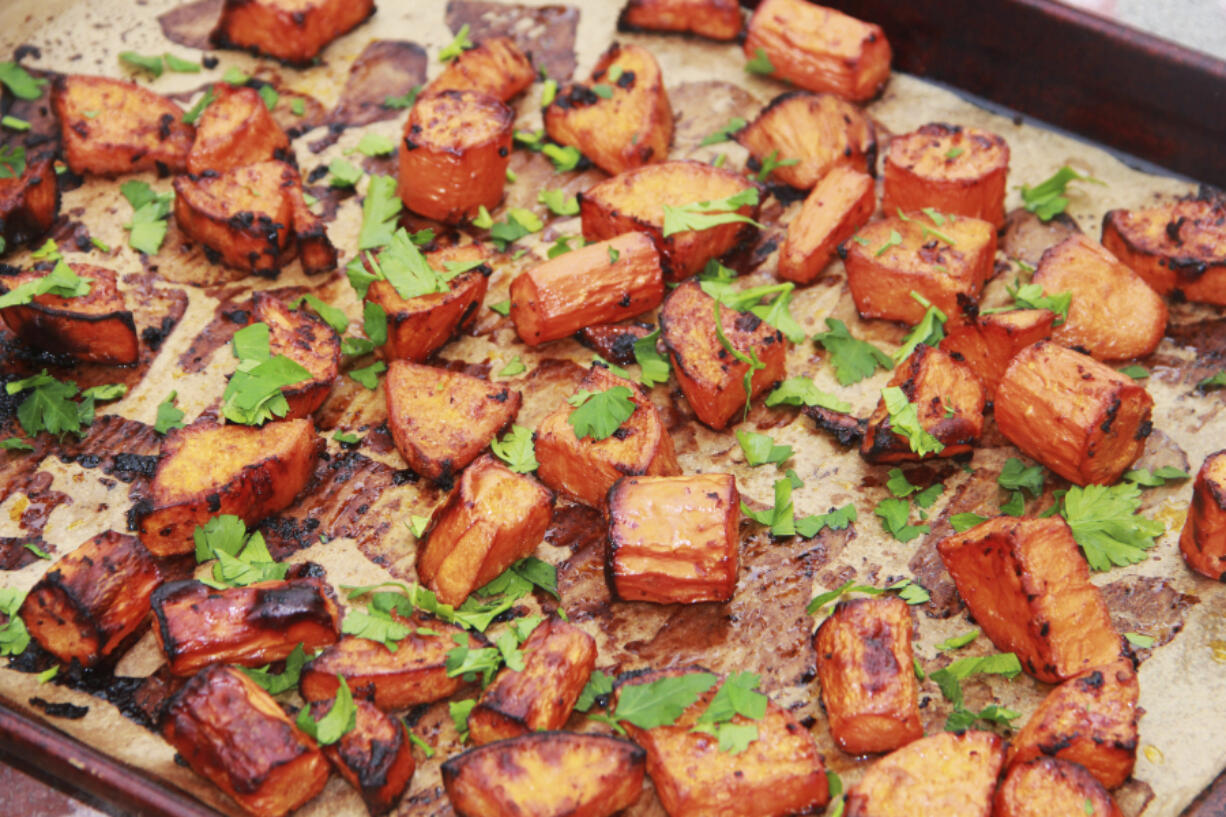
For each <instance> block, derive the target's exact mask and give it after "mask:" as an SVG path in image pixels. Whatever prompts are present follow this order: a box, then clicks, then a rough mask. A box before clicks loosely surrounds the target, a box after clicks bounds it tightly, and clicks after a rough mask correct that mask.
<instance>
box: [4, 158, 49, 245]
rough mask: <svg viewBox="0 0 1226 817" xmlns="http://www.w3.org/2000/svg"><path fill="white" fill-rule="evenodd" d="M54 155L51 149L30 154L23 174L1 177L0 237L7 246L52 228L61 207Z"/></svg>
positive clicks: (18, 243) (37, 235) (29, 238)
mask: <svg viewBox="0 0 1226 817" xmlns="http://www.w3.org/2000/svg"><path fill="white" fill-rule="evenodd" d="M53 159H54V154H53V153H51V152H47V153H46V154H45V155H42V156H29V157H28V158H27V161H26V168H25V170H24V171H23V172H22V173H21V175H19V176H12V177H11V178H7V179H0V238H3V239H4V243H5V247H8V248H10V249H11V248H13V247H16V246H19V245H21V244H25V243H27V242H30V241H33V240H34V239H36V238H39V237H40V236H42V235H43V233H45V232H47V231H48V230H50V229H51V225H52V223H53V222H54V221H55V216H56V214H57V213H58V212H59V210H60V188H59V182H58V181H57V178H58V177H57V175H56V173H55V169H54V168H53V167H52V160H53ZM2 254H3V251H0V255H2Z"/></svg>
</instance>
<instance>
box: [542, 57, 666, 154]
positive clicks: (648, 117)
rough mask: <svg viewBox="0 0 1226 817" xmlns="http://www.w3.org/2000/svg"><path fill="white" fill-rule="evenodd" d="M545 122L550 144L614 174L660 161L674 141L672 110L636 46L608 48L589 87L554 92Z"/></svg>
mask: <svg viewBox="0 0 1226 817" xmlns="http://www.w3.org/2000/svg"><path fill="white" fill-rule="evenodd" d="M544 117H545V131H546V132H547V133H548V134H549V138H550V139H552V140H554V141H555V142H557V143H559V144H562V145H572V146H574V147H576V148H578V149H579V152H580V153H582V154H583V155H584V156H586V157H587V158H589V159H591V160H592V164H594V165H596V166H597V167H599V168H600V169H601V170H603V171H605V172H606V173H610V174H614V175H616V174H618V173H624V172H625V171H627V170H633V169H634V168H636V167H642V166H643V165H645V164H649V163H651V162H662V161H664V160H665V159H667V158H668V146H669V145H670V144H671V143H672V141H673V110H672V108H671V107H670V106H669V103H668V94H667V93H665V91H664V79H663V77H662V76H661V74H660V66H659V64H657V63H656V58H655V57H653V56H652V55H651V52H650V51H648V50H647V49H645V48H642V47H640V46H637V45H619V44H618V43H613V45H611V46H610V47H609V50H608V51H606V52H605V53H604V54H603V55H602V56H601V58H600V59H599V60H598V61H597V62H596V67H595V68H593V69H592V76H591V78H590V79H589V80H588V83H587V84H586V85H584V84H582V83H574V84H572V85H569V86H567V87H565V88H562V89H561V90H559V91H558V95H557V96H556V97H555V98H554V100H553V102H551V103H550V104H549V106H548V107H546V108H545V110H544Z"/></svg>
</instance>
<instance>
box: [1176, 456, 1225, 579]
mask: <svg viewBox="0 0 1226 817" xmlns="http://www.w3.org/2000/svg"><path fill="white" fill-rule="evenodd" d="M1179 550H1180V552H1181V553H1183V559H1184V561H1185V562H1187V563H1188V567H1190V568H1192V569H1193V570H1195V571H1196V572H1197V573H1200V574H1201V575H1202V576H1208V577H1209V578H1211V579H1217V580H1219V581H1220V580H1221V578H1222V576H1224V575H1226V450H1223V451H1215V452H1214V453H1212V454H1210V455H1209V456H1207V457H1205V462H1204V463H1203V464H1202V465H1201V467H1200V471H1198V472H1197V474H1196V482H1195V483H1194V485H1193V488H1192V507H1191V508H1189V509H1188V518H1187V520H1186V521H1185V522H1184V523H1183V531H1182V533H1180V535H1179Z"/></svg>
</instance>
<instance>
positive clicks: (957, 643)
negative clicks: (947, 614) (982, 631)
mask: <svg viewBox="0 0 1226 817" xmlns="http://www.w3.org/2000/svg"><path fill="white" fill-rule="evenodd" d="M978 637H979V631H978V630H971V631H970V632H966V633H963V634H962V635H956V636H954V637H953V638H947V639H945V640H944V641H942V642H941V643H940V644H937V649H938V650H958V649H961V648H962V647H965V646H966V645H967V644H970V643H971V642H973V641H974V640H975V639H976V638H978Z"/></svg>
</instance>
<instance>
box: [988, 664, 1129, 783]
mask: <svg viewBox="0 0 1226 817" xmlns="http://www.w3.org/2000/svg"><path fill="white" fill-rule="evenodd" d="M1139 689H1140V688H1139V687H1138V685H1137V674H1136V671H1135V670H1133V668H1132V662H1131V661H1130V660H1128V659H1126V658H1125V659H1121V660H1118V661H1113V662H1112V663H1110V664H1106V665H1105V666H1101V667H1098V668H1096V669H1092V670H1087V671H1086V672H1083V673H1081V674H1080V675H1078V676H1076V677H1075V678H1070V679H1069V680H1067V681H1065V682H1064V683H1063V684H1061V685H1060V686H1058V687H1056V688H1055V689H1053V690H1052V691H1051V692H1049V693H1048V695H1047V697H1046V698H1044V699H1043V703H1041V704H1039V708H1038V709H1036V710H1035V711H1034V714H1033V715H1031V716H1030V720H1028V721H1026V725H1025V726H1023V727H1022V730H1021V731H1020V732H1018V733H1017V737H1016V738H1014V740H1013V744H1012V745H1011V746H1010V747H1009V757H1008V764H1009V765H1010V766H1013V765H1014V764H1019V763H1025V762H1027V761H1029V760H1031V759H1032V758H1035V757H1039V756H1041V755H1051V756H1053V757H1058V758H1060V759H1061V760H1067V761H1071V762H1073V763H1079V764H1081V765H1082V766H1084V767H1085V768H1086V769H1087V770H1089V772H1090V774H1092V775H1094V777H1095V778H1097V779H1098V782H1100V783H1102V785H1104V786H1106V787H1107V788H1109V789H1114V788H1115V787H1116V786H1119V785H1120V784H1122V783H1123V782H1124V781H1125V780H1127V779H1128V776H1129V775H1131V774H1132V767H1133V764H1134V763H1135V762H1136V756H1137V720H1138V719H1139V718H1140V715H1141V713H1140V710H1138V708H1137V700H1138V696H1139V694H1140V691H1139Z"/></svg>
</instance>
